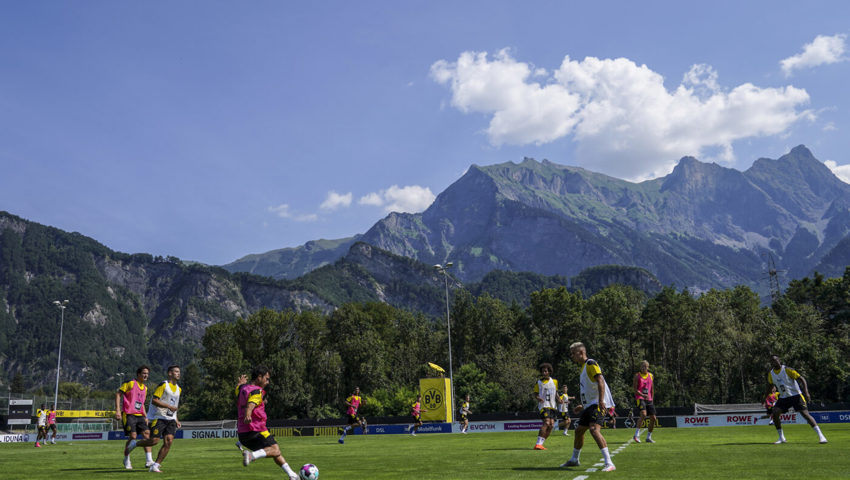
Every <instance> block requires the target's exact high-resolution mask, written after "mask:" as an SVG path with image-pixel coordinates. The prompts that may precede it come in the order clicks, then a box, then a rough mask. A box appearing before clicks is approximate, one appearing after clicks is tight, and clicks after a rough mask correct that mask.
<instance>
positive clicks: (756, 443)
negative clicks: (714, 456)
mask: <svg viewBox="0 0 850 480" xmlns="http://www.w3.org/2000/svg"><path fill="white" fill-rule="evenodd" d="M737 445H767V443H765V442H730V443H713V444H711V446H712V447H731V446H737Z"/></svg>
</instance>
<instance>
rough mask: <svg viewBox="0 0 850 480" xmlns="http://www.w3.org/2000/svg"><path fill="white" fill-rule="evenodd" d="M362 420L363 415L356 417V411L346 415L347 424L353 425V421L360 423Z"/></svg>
mask: <svg viewBox="0 0 850 480" xmlns="http://www.w3.org/2000/svg"><path fill="white" fill-rule="evenodd" d="M362 422H363V417H358V416H357V414H356V413H355V414H354V415H349V416H348V424H349V425H354V424H355V423H362Z"/></svg>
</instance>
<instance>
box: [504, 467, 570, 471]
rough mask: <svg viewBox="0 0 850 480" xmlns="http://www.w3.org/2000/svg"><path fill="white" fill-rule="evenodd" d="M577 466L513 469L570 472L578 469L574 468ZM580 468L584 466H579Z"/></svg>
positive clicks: (517, 468)
mask: <svg viewBox="0 0 850 480" xmlns="http://www.w3.org/2000/svg"><path fill="white" fill-rule="evenodd" d="M573 468H576V467H514V468H512V470H515V471H517V472H570V471H578V470H573ZM578 469H579V470H581V469H582V467H578Z"/></svg>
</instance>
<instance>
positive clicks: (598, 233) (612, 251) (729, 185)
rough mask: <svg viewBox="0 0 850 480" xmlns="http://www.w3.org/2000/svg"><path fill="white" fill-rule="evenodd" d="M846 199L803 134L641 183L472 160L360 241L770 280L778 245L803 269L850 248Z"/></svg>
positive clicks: (710, 283) (414, 249)
mask: <svg viewBox="0 0 850 480" xmlns="http://www.w3.org/2000/svg"><path fill="white" fill-rule="evenodd" d="M848 206H850V185H847V184H845V183H843V182H842V181H840V180H839V179H838V178H837V177H835V176H834V175H833V174H832V172H831V171H830V170H829V169H828V168H827V167H826V166H825V165H823V163H821V162H820V161H818V160H817V159H815V158H814V156H813V155H812V154H811V152H810V151H809V150H808V149H806V148H805V147H804V146H799V147H796V148H794V149H793V150H791V152H790V153H788V154H787V155H784V156H783V157H781V158H780V159H778V160H770V159H760V160H758V161H756V162H755V163H754V164H753V166H752V167H751V168H750V169H749V170H747V171H745V172H739V171H736V170H733V169H729V168H724V167H721V166H719V165H716V164H707V163H702V162H699V161H698V160H696V159H694V158H690V157H685V158H683V159H682V160H681V161H680V162H679V164H678V165H677V167H676V168H675V169H674V171H673V172H672V173H670V174H669V175H668V176H666V177H663V178H658V179H655V180H650V181H646V182H642V183H637V184H636V183H630V182H626V181H623V180H618V179H615V178H612V177H608V176H605V175H601V174H596V173H593V172H589V171H587V170H584V169H581V168H575V167H565V166H561V165H556V164H554V163H551V162H548V161H545V160H544V161H543V162H537V161H535V160H531V159H525V160H524V161H523V162H521V163H519V164H514V163H505V164H500V165H493V166H488V167H479V166H472V167H471V168H470V169H469V171H468V172H467V173H466V174H465V175H464V176H463V177H462V178H461V179H459V180H458V181H457V182H455V183H454V184H453V185H451V186H450V187H449V188H448V189H446V190H445V191H444V192H442V193H441V194H440V195H439V196H438V197H437V199H436V200H435V201H434V203H433V204H432V205H431V206H430V207H429V208H428V209H427V210H426V211H425V212H423V213H421V214H417V215H399V214H392V215H390V216H388V217H387V218H385V219H383V220H381V221H380V222H378V223H377V224H376V225H374V226H373V227H372V228H371V229H370V230H369V231H368V232H366V233H365V234H364V236H363V238H362V241H364V242H366V243H369V244H372V245H375V246H377V247H379V248H381V249H384V250H387V251H390V252H393V253H396V254H398V255H405V256H409V257H411V258H416V259H419V260H421V261H423V262H425V263H441V262H444V261H446V260H447V259H450V260H452V261H454V262H455V264H456V265H458V266H459V268H458V275H459V276H460V277H461V278H462V279H463V280H465V281H474V280H478V279H480V278H482V277H483V276H484V275H485V274H486V273H487V272H489V271H491V270H494V269H506V270H511V271H534V272H539V273H544V274H547V275H566V276H574V275H577V274H578V273H579V272H580V271H582V270H584V269H587V268H589V267H593V266H596V265H603V264H616V265H629V266H635V267H640V268H644V269H646V270H648V271H649V272H651V273H652V274H654V275H655V276H656V277H657V278H658V279H659V280H660V281H661V283H662V284H665V285H669V284H673V285H676V286H677V287H679V288H683V287H688V288H690V289H692V291H702V290H706V289H709V288H714V287H718V288H727V287H731V286H733V285H738V284H745V285H749V286H751V287H753V288H755V289H756V290H763V289H764V288H763V286H764V284H765V283H766V282H764V279H763V278H762V277H763V276H764V271H765V270H764V261H763V256H764V255H766V254H767V253H768V252H770V253H772V254H773V255H774V256H775V257H776V258H778V259H779V262H778V265H780V268H784V269H786V270H788V276H789V278H794V277H799V276H804V275H807V274H809V273H810V272H811V271H812V269H813V268H814V267H815V266H816V265H818V263H819V262H820V261H821V259H822V258H823V257H824V256H826V255H827V254H829V253H830V252H831V251H832V249H833V248H835V247H838V248H839V249H846V248H847V247H846V245H844V244H840V243H839V242H840V241H841V240H842V239H843V238H844V237H845V236H846V235H847V233H848V232H850V221H848V220H850V213H848ZM836 257H837V255H836V254H833V255H831V256H830V258H836ZM833 263H834V262H833ZM831 264H832V263H830V264H829V265H831ZM824 265H827V264H824ZM842 272H843V267H841V269H840V270H839V271H837V272H829V273H831V274H833V273H835V274H838V275H840V274H841V273H842Z"/></svg>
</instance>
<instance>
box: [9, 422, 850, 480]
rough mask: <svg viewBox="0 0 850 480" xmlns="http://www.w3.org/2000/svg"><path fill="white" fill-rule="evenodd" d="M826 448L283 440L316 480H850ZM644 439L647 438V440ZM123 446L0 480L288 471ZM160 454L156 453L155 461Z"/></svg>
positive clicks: (210, 479)
mask: <svg viewBox="0 0 850 480" xmlns="http://www.w3.org/2000/svg"><path fill="white" fill-rule="evenodd" d="M822 428H823V431H824V434H825V435H826V436H827V438H828V439H829V443H828V444H825V445H820V444H818V443H817V436H816V435H815V433H814V432H813V431H812V429H811V428H810V427H808V426H807V425H787V426H786V427H785V436H786V438H787V439H788V443H786V444H783V445H773V444H772V442H773V441H774V440H776V433H775V432H776V431H775V430H774V429H773V428H772V427H716V428H711V427H707V428H682V429H675V428H668V429H664V428H659V429H657V430H656V432H655V434H654V438H655V440H656V443H655V444H651V445H650V444H646V443H641V444H635V443H633V442H630V440H631V437H632V434H633V433H634V430H631V429H617V430H604V434H605V437H606V439H607V440H608V446H609V449H610V450H611V451H612V452H616V453H615V455H614V457H613V460H614V463H615V464H616V465H617V470H616V471H615V472H609V473H603V472H600V471H595V472H588V471H587V470H588V469H592V468H593V466H594V464H597V463H598V462H599V459H600V453H599V449H598V448H597V447H596V444H595V443H593V440H592V439H591V438H590V436H589V435H586V437H585V447H584V449H583V450H582V454H581V466H580V467H573V468H560V467H559V465H560V464H561V463H563V462H565V461H566V460H567V459H568V458H569V457H570V455H571V454H572V445H573V435H574V432H573V431H570V436H569V437H564V436H563V435H561V432H559V431H558V432H553V435H552V436H551V437H549V439H548V440H547V441H546V447H547V450H545V451H535V450H532V448H531V447H532V446H533V445H534V441H535V439H536V432H511V433H475V434H469V435H460V434H420V435H417V436H416V437H413V436H410V435H367V436H363V435H349V436H348V438H347V439H346V442H345V445H340V444H338V443H337V438H336V437H304V438H278V441H279V443H280V444H281V447H282V450H283V454H284V456H285V457H286V459H287V461H288V462H289V463H290V465H292V467H293V468H294V469H296V470H297V468H298V467H300V465H302V464H304V463H314V464H316V465H317V466H318V467H319V471H320V475H319V476H320V479H322V480H332V479H347V480H359V479H363V480H371V479H395V480H398V479H416V480H425V479H500V480H501V479H532V480H533V479H553V478H557V479H576V478H580V479H589V480H593V479H599V478H605V477H615V478H617V477H619V478H629V479H643V478H645V479H652V480H658V479H665V478H677V479H681V478H701V479H714V478H730V479H732V478H734V479H745V478H753V479H756V478H758V479H771V480H776V479H783V478H788V479H794V480H799V479H800V478H806V479H816V478H850V424H827V425H824V426H823V427H822ZM644 437H645V435H643V436H642V439H643V438H644ZM123 444H124V442H119V441H109V442H106V441H103V442H84V441H82V442H70V443H69V442H60V443H58V444H57V445H50V446H46V447H42V448H34V447H33V445H32V444H31V443H26V444H21V443H18V444H0V479H3V480H6V479H9V480H18V479H20V480H41V479H44V480H56V479H61V480H72V479H85V480H94V479H110V478H125V479H127V478H140V476H141V477H147V476H150V475H154V476H156V477H157V478H163V479H181V480H183V479H204V480H218V479H221V480H225V479H226V480H230V479H238V478H248V479H252V480H253V479H266V478H267V479H280V478H285V476H284V474H283V472H282V471H281V470H280V469H279V468H278V467H277V466H276V465H275V464H274V462H273V461H271V460H269V459H261V460H258V461H256V462H254V463H253V464H251V465H249V466H248V467H247V468H246V467H243V466H242V463H241V456H240V454H239V450H237V448H236V447H235V446H234V441H233V440H175V441H174V445H173V447H172V449H171V453H170V454H169V456H168V458H167V459H166V460H165V462H163V466H162V469H163V473H162V474H159V475H156V474H152V473H148V472H147V469H145V468H144V454H143V452H142V449H141V448H138V449H136V450H135V451H134V452H133V454H132V461H133V466H134V467H135V469H134V470H132V471H127V470H124V468H123V466H122V464H121V461H122V457H123V455H122V453H121V449H122V447H123ZM158 447H159V446H157V447H154V456H156V452H157V449H158Z"/></svg>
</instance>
